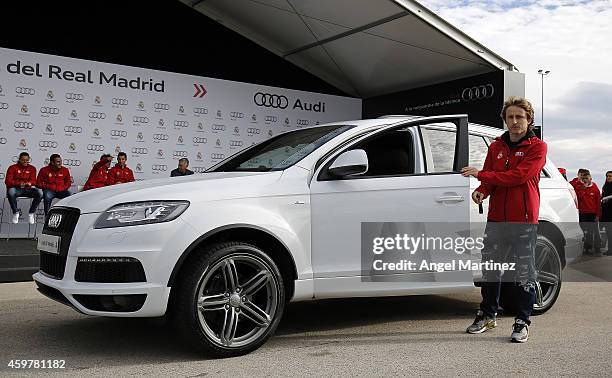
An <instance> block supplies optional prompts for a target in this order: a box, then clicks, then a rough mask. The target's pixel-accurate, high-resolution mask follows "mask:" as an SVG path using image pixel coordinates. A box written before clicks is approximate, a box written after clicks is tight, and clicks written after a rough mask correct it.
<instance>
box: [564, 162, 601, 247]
mask: <svg viewBox="0 0 612 378" xmlns="http://www.w3.org/2000/svg"><path fill="white" fill-rule="evenodd" d="M578 174H579V176H580V177H578V178H579V180H576V179H573V180H572V182H571V184H572V186H573V187H574V189H575V190H576V196H577V197H578V218H579V222H580V227H581V228H582V231H583V232H584V254H585V255H590V254H593V255H599V254H600V253H601V251H600V248H601V247H600V245H601V238H600V236H599V226H598V219H599V217H600V216H601V192H600V191H599V188H598V187H597V184H595V183H594V182H593V178H592V177H591V172H590V171H589V170H588V169H581V170H579V171H578Z"/></svg>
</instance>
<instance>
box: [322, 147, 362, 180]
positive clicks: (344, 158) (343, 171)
mask: <svg viewBox="0 0 612 378" xmlns="http://www.w3.org/2000/svg"><path fill="white" fill-rule="evenodd" d="M367 171H368V155H367V154H366V152H365V151H364V150H350V151H345V152H343V153H341V154H340V155H339V156H338V157H337V158H336V159H335V160H334V162H333V163H332V165H331V166H330V167H329V168H328V172H329V174H330V175H332V176H336V177H345V176H355V175H361V174H364V173H366V172H367Z"/></svg>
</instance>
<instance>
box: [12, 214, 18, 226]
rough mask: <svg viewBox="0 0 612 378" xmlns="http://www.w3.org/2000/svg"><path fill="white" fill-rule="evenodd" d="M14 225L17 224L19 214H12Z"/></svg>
mask: <svg viewBox="0 0 612 378" xmlns="http://www.w3.org/2000/svg"><path fill="white" fill-rule="evenodd" d="M12 221H13V223H14V224H17V223H19V213H15V214H13V219H12Z"/></svg>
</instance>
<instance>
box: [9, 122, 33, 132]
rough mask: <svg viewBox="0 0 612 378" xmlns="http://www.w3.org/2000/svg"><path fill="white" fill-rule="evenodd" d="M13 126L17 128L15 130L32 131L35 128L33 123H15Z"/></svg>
mask: <svg viewBox="0 0 612 378" xmlns="http://www.w3.org/2000/svg"><path fill="white" fill-rule="evenodd" d="M13 126H15V129H26V130H31V129H33V128H34V124H33V123H32V122H22V121H15V123H14V124H13Z"/></svg>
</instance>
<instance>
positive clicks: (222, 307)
mask: <svg viewBox="0 0 612 378" xmlns="http://www.w3.org/2000/svg"><path fill="white" fill-rule="evenodd" d="M188 263H189V265H187V266H186V268H185V269H184V271H182V272H181V279H180V282H179V283H178V285H177V287H176V290H177V292H176V293H175V295H176V300H175V301H173V302H172V303H173V306H175V308H173V309H171V310H172V311H175V314H176V316H175V321H176V325H177V326H178V327H179V329H180V330H181V331H182V333H183V334H184V335H185V336H186V337H187V338H188V339H189V340H190V341H191V342H192V343H193V344H194V345H196V346H197V347H198V348H199V349H201V350H202V351H203V352H205V353H206V354H208V355H212V356H216V357H233V356H239V355H243V354H246V353H249V352H251V351H253V350H255V349H257V348H258V347H260V346H261V345H262V344H263V343H264V342H265V341H266V340H267V339H268V338H269V337H270V336H271V335H272V334H273V333H274V331H275V330H276V327H277V326H278V323H279V322H280V319H281V317H282V314H283V310H284V305H285V292H284V286H283V280H282V277H281V274H280V272H279V270H278V268H277V267H276V264H275V263H274V261H272V259H271V258H270V257H269V256H267V255H266V254H265V253H264V252H263V251H262V250H261V249H259V248H258V247H256V246H254V245H250V244H246V243H242V242H227V243H219V244H214V245H211V246H208V247H206V248H205V249H204V250H203V251H202V253H200V254H199V255H197V256H196V257H195V258H194V259H192V260H190V261H188Z"/></svg>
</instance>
